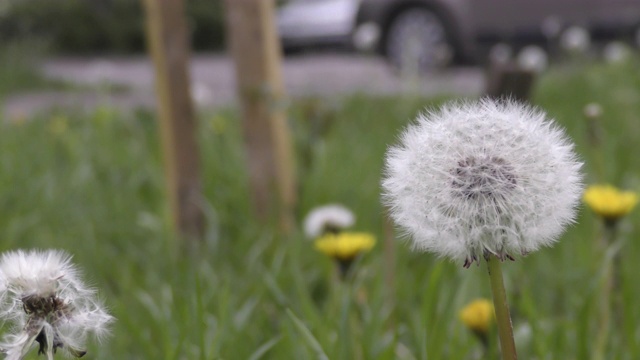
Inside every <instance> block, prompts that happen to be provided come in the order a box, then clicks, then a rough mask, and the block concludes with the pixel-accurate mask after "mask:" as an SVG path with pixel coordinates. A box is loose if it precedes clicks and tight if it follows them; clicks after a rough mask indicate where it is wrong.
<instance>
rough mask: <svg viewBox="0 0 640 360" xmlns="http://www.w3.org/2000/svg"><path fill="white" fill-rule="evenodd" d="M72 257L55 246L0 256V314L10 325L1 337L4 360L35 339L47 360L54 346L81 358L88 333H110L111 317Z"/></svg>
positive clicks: (17, 357) (16, 359) (15, 358)
mask: <svg viewBox="0 0 640 360" xmlns="http://www.w3.org/2000/svg"><path fill="white" fill-rule="evenodd" d="M70 261H71V257H70V256H69V255H67V254H65V253H64V252H61V251H53V250H51V251H22V250H18V251H13V252H8V253H5V254H3V255H2V257H1V258H0V319H1V320H3V321H5V322H9V323H11V324H13V329H14V332H13V333H7V334H4V336H3V338H2V341H1V342H0V350H1V352H2V353H4V354H5V355H6V359H7V360H21V359H22V358H24V356H25V355H26V354H27V353H28V352H29V350H30V348H31V346H32V345H33V343H34V342H37V343H39V349H38V353H39V354H43V355H45V356H46V357H47V359H49V360H50V359H53V355H54V354H55V353H56V352H57V350H58V349H60V350H62V351H63V352H65V353H66V354H67V355H71V356H75V357H82V356H84V355H85V354H86V350H85V348H84V343H85V341H86V338H87V336H88V334H89V333H93V334H94V335H95V336H96V337H97V338H98V339H100V338H101V337H102V336H104V335H106V334H107V333H108V329H107V327H108V325H109V323H111V322H112V321H113V317H112V316H111V315H109V314H108V313H107V312H106V310H105V309H104V307H103V306H102V304H101V303H100V302H99V301H98V299H97V298H96V291H95V290H94V289H91V288H88V287H86V286H85V285H84V284H83V283H82V282H81V280H80V278H79V274H78V270H77V268H76V267H74V266H73V265H72V264H71V262H70Z"/></svg>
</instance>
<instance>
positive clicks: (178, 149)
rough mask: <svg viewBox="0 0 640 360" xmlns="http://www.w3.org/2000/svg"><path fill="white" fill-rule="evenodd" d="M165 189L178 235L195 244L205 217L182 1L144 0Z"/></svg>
mask: <svg viewBox="0 0 640 360" xmlns="http://www.w3.org/2000/svg"><path fill="white" fill-rule="evenodd" d="M144 5H145V9H146V14H147V42H148V47H149V51H150V54H151V57H152V58H153V63H154V66H155V83H156V92H157V103H158V105H157V106H158V117H159V119H160V133H161V137H162V150H163V156H164V162H165V174H166V184H167V191H168V197H169V202H170V206H171V212H172V216H173V222H174V225H175V227H176V230H177V231H178V233H179V234H180V235H182V236H185V237H188V238H200V237H201V236H202V235H203V233H204V216H203V212H202V208H201V206H200V203H201V199H202V194H201V182H200V163H199V159H200V157H199V155H198V146H197V141H196V123H195V119H194V115H193V105H192V103H191V95H190V86H189V80H190V79H189V68H188V66H189V42H188V36H187V31H186V24H185V15H184V1H183V0H144Z"/></svg>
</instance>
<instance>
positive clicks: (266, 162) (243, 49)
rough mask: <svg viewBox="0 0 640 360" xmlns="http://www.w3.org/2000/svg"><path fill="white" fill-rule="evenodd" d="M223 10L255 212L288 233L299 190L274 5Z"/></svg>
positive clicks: (229, 4)
mask: <svg viewBox="0 0 640 360" xmlns="http://www.w3.org/2000/svg"><path fill="white" fill-rule="evenodd" d="M225 7H226V25H227V36H228V44H229V45H230V50H231V54H232V57H233V60H234V63H235V69H236V79H237V84H238V85H237V86H238V93H239V98H240V104H241V106H242V114H243V131H244V139H245V143H246V149H247V156H248V166H249V176H250V185H251V193H252V197H253V202H254V207H255V210H256V214H257V215H258V217H259V218H260V219H262V220H266V219H268V218H269V214H270V213H274V214H276V215H277V217H278V220H279V222H280V225H281V228H282V230H284V231H285V232H288V231H289V230H291V228H292V227H293V224H294V222H293V221H294V220H293V207H294V205H295V202H296V192H295V188H296V186H295V173H294V162H293V154H292V144H291V134H290V131H289V128H288V126H287V118H286V110H287V109H286V108H287V104H286V102H285V95H284V85H283V81H282V73H281V57H282V55H281V49H280V42H279V39H278V36H277V33H276V29H275V20H274V3H273V0H226V1H225Z"/></svg>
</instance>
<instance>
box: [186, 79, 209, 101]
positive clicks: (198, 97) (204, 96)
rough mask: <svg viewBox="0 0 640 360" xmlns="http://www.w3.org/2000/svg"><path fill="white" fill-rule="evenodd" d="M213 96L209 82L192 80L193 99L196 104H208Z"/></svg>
mask: <svg viewBox="0 0 640 360" xmlns="http://www.w3.org/2000/svg"><path fill="white" fill-rule="evenodd" d="M212 98H213V92H212V91H211V88H210V87H209V86H208V85H207V84H205V83H202V82H198V81H192V82H191V100H193V102H194V103H195V104H196V106H198V107H203V106H206V105H207V104H208V103H209V102H210V101H211V99H212Z"/></svg>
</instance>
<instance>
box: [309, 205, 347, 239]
mask: <svg viewBox="0 0 640 360" xmlns="http://www.w3.org/2000/svg"><path fill="white" fill-rule="evenodd" d="M355 220H356V218H355V215H353V212H351V210H349V209H347V208H346V207H344V206H342V205H339V204H330V205H324V206H319V207H316V208H314V209H312V210H311V211H310V212H309V214H308V215H307V216H306V217H305V219H304V232H305V234H306V235H307V236H308V237H309V238H310V239H315V238H317V237H318V236H321V235H324V234H326V233H337V232H340V231H342V230H344V229H346V228H349V227H351V226H353V224H354V223H355Z"/></svg>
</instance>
